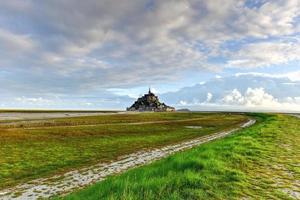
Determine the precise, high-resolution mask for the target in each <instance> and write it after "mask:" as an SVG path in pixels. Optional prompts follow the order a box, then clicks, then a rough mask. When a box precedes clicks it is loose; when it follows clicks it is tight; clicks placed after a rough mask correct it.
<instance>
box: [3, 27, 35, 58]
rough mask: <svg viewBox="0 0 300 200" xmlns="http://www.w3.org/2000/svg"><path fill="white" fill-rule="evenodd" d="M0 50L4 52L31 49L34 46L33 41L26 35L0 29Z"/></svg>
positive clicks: (12, 52) (9, 52) (10, 52)
mask: <svg viewBox="0 0 300 200" xmlns="http://www.w3.org/2000/svg"><path fill="white" fill-rule="evenodd" d="M0 44H1V46H0V51H1V50H2V51H3V53H6V54H14V53H16V52H23V53H24V52H26V51H31V50H33V48H34V47H35V43H34V41H33V40H32V39H31V38H30V37H29V36H28V35H21V34H16V33H13V32H10V31H7V30H4V29H0Z"/></svg>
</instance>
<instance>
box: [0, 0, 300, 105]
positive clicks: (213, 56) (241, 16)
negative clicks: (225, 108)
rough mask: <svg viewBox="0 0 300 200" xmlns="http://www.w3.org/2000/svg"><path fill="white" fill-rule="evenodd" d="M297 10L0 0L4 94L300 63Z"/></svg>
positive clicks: (152, 0) (247, 2) (251, 1)
mask: <svg viewBox="0 0 300 200" xmlns="http://www.w3.org/2000/svg"><path fill="white" fill-rule="evenodd" d="M299 14H300V2H299V1H298V0H272V1H271V0H262V1H256V0H238V1H236V0H228V1H223V0H214V1H205V0H185V1H181V0H171V1H158V0H144V1H141V0H123V1H121V2H120V1H115V0H101V1H97V0H87V1H84V2H83V1H81V0H72V1H71V0H65V1H60V0H44V1H35V0H26V1H18V0H10V1H1V2H0V77H2V76H3V74H5V77H4V78H1V79H0V84H1V85H3V84H6V85H7V87H6V88H5V89H2V91H1V92H2V93H3V94H7V95H13V94H12V93H15V95H18V97H20V96H24V95H26V94H30V95H32V96H33V97H32V98H36V96H38V97H41V96H40V95H41V94H43V95H49V94H54V95H62V94H77V95H81V94H83V93H85V94H90V93H93V94H95V93H101V92H103V93H107V91H108V90H109V89H111V88H130V87H136V86H138V85H141V84H142V85H151V84H153V83H160V84H166V83H174V82H176V81H178V80H186V79H188V78H189V77H185V76H184V74H185V72H190V71H193V72H203V71H210V72H214V71H216V72H220V71H222V70H226V69H227V68H232V67H233V68H237V69H238V70H242V69H245V68H257V67H260V68H261V67H272V66H274V65H280V64H283V63H289V62H294V61H299V60H300V57H299V55H300V50H299V46H300V45H299V41H300V36H299V34H300V20H299ZM7 83H9V84H7ZM23 93H26V94H23ZM43 98H45V97H43ZM207 100H210V98H209V97H208V96H207Z"/></svg>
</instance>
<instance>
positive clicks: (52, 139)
mask: <svg viewBox="0 0 300 200" xmlns="http://www.w3.org/2000/svg"><path fill="white" fill-rule="evenodd" d="M195 118H197V120H192V121H188V120H187V121H181V122H180V121H174V120H180V119H195ZM151 120H155V121H157V120H169V121H164V122H162V123H159V124H134V125H128V124H124V122H145V121H151ZM246 120H247V117H246V116H243V115H237V114H234V115H232V114H201V113H145V114H137V115H123V114H122V115H105V116H92V117H77V118H67V119H54V122H53V120H43V123H40V122H35V121H32V124H26V125H25V124H22V123H26V122H22V123H21V124H20V125H22V126H21V127H25V126H26V127H27V128H30V127H31V125H32V127H35V128H34V129H23V128H9V127H6V126H5V125H0V188H5V187H8V186H12V185H15V184H17V183H19V182H24V181H28V180H31V179H35V178H39V177H43V176H48V175H52V174H54V173H61V172H64V171H67V170H70V169H74V168H78V167H82V166H88V165H90V164H94V163H97V162H105V161H110V160H115V159H117V158H118V157H119V156H121V155H124V154H129V153H133V152H136V151H138V150H141V149H146V148H154V147H159V146H164V145H168V144H172V143H176V142H180V141H184V140H188V139H192V138H195V137H199V136H202V135H207V134H211V133H214V132H217V131H220V130H223V129H227V128H232V127H236V126H238V125H239V124H240V123H243V122H244V121H246ZM56 122H57V123H58V122H61V123H63V124H68V125H70V124H71V125H74V124H75V125H76V124H79V126H76V127H63V126H49V123H50V125H51V123H56ZM108 122H110V123H109V124H108ZM120 122H121V123H122V124H118V123H120ZM80 124H95V126H80ZM52 125H53V124H52ZM186 126H201V127H202V128H201V129H191V128H187V127H186Z"/></svg>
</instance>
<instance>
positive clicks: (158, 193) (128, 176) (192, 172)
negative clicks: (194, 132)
mask: <svg viewBox="0 0 300 200" xmlns="http://www.w3.org/2000/svg"><path fill="white" fill-rule="evenodd" d="M253 116H255V117H256V118H257V120H258V121H259V123H257V124H256V125H254V126H252V127H250V128H247V129H244V130H241V131H239V132H237V133H236V134H234V135H232V136H229V137H226V138H224V139H222V140H217V141H214V142H211V143H208V144H204V145H201V146H199V147H197V148H194V149H192V150H188V151H185V152H181V153H177V154H176V155H174V156H170V157H168V158H166V159H163V160H160V161H157V162H155V163H153V164H151V165H148V166H143V167H139V168H136V169H132V170H130V171H128V172H127V173H124V174H122V175H119V176H114V177H110V178H108V179H107V180H105V181H103V182H100V183H97V184H95V185H93V186H90V187H88V188H86V189H83V190H81V191H78V192H75V193H73V194H71V195H69V196H66V197H64V198H63V199H66V200H77V199H78V200H79V199H85V200H94V199H95V200H96V199H124V200H125V199H130V200H135V199H136V200H139V199H170V200H171V199H172V200H173V199H299V198H300V182H299V180H300V165H299V161H300V145H299V144H300V120H299V119H298V118H295V117H292V116H287V115H266V114H256V115H253Z"/></svg>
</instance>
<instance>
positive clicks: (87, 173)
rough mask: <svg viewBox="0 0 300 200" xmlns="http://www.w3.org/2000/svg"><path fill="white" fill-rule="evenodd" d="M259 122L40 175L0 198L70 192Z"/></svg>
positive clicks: (38, 196) (48, 195) (21, 199)
mask: <svg viewBox="0 0 300 200" xmlns="http://www.w3.org/2000/svg"><path fill="white" fill-rule="evenodd" d="M255 122H256V121H255V120H253V119H250V120H249V121H248V122H246V123H244V124H242V125H241V126H240V128H234V129H231V130H228V131H223V132H218V133H214V134H211V135H207V136H202V137H199V138H196V139H193V140H190V141H185V142H182V143H179V144H174V145H168V146H165V147H162V148H157V149H152V150H149V151H139V152H136V153H132V154H129V155H126V156H123V157H120V158H119V159H118V160H117V161H113V162H110V163H99V164H96V165H93V166H90V167H86V168H82V169H80V170H74V171H70V172H67V173H65V174H62V175H55V176H53V177H50V178H40V179H36V180H33V181H30V182H28V183H24V184H19V185H17V186H15V187H12V188H9V189H5V190H2V191H0V199H1V200H9V199H16V200H19V199H20V200H24V199H26V200H27V199H38V198H48V197H51V196H54V195H58V194H64V193H68V192H71V191H72V190H74V189H78V188H81V187H84V186H87V185H90V184H92V183H95V182H98V181H102V180H104V179H105V178H106V177H107V176H109V175H113V174H116V173H120V172H124V171H126V170H127V169H129V168H133V167H136V166H140V165H144V164H148V163H150V162H152V161H154V160H158V159H161V158H164V157H166V156H168V155H171V154H173V153H175V152H178V151H182V150H185V149H190V148H192V147H194V146H197V145H200V144H203V143H206V142H209V141H211V140H215V139H219V138H223V137H225V136H227V135H229V134H232V133H233V132H235V131H237V130H239V129H241V128H246V127H249V126H251V125H253V124H254V123H255Z"/></svg>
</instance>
